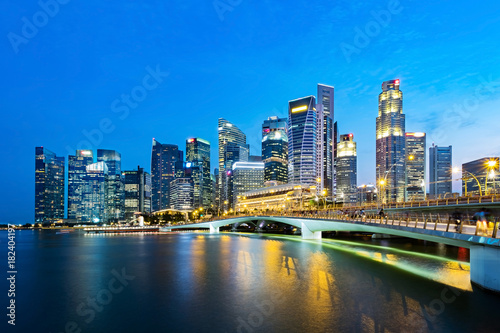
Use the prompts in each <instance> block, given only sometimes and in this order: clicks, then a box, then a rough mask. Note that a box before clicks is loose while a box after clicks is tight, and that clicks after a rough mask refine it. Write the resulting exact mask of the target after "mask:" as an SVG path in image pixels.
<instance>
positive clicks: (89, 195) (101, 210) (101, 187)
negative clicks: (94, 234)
mask: <svg viewBox="0 0 500 333" xmlns="http://www.w3.org/2000/svg"><path fill="white" fill-rule="evenodd" d="M107 178H108V167H107V165H106V163H105V162H103V161H101V162H97V163H92V164H89V165H87V167H86V172H85V175H84V176H83V189H82V203H81V205H82V215H81V217H80V220H79V222H83V223H106V222H107V221H108V216H107V213H108V200H107V190H108V184H107Z"/></svg>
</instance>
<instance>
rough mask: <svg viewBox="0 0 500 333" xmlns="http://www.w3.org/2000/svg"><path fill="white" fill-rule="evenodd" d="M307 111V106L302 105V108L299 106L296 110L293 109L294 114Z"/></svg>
mask: <svg viewBox="0 0 500 333" xmlns="http://www.w3.org/2000/svg"><path fill="white" fill-rule="evenodd" d="M305 110H307V105H302V106H298V107H296V108H293V109H292V113H296V112H302V111H305Z"/></svg>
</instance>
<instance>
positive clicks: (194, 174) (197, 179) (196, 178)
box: [176, 162, 205, 209]
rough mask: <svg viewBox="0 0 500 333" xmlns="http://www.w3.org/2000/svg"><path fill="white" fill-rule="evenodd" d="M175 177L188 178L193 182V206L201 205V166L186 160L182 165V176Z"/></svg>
mask: <svg viewBox="0 0 500 333" xmlns="http://www.w3.org/2000/svg"><path fill="white" fill-rule="evenodd" d="M176 178H189V179H191V181H192V182H193V207H194V208H195V209H198V208H200V207H205V206H203V181H204V177H203V167H202V166H201V165H195V164H194V163H192V162H186V165H185V167H184V177H176Z"/></svg>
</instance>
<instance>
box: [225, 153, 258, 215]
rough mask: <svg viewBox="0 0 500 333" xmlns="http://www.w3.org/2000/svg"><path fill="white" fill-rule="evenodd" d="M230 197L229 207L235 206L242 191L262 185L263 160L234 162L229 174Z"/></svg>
mask: <svg viewBox="0 0 500 333" xmlns="http://www.w3.org/2000/svg"><path fill="white" fill-rule="evenodd" d="M231 185H232V198H230V199H231V202H232V205H231V207H236V204H237V202H238V199H239V198H241V197H242V196H243V193H245V192H248V191H251V190H255V189H258V188H262V187H263V186H264V163H263V162H236V163H234V165H233V170H232V175H231Z"/></svg>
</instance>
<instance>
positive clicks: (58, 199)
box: [35, 147, 65, 223]
mask: <svg viewBox="0 0 500 333" xmlns="http://www.w3.org/2000/svg"><path fill="white" fill-rule="evenodd" d="M64 178H65V177H64V157H58V156H56V154H54V153H53V152H51V151H50V150H48V149H47V148H43V147H36V148H35V222H38V223H44V222H53V221H55V220H58V219H63V218H64Z"/></svg>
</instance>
